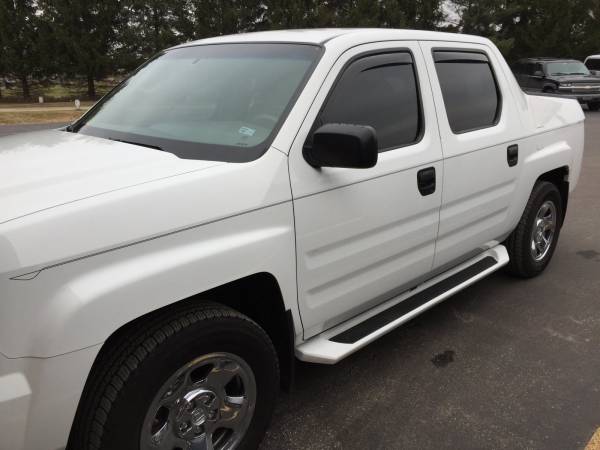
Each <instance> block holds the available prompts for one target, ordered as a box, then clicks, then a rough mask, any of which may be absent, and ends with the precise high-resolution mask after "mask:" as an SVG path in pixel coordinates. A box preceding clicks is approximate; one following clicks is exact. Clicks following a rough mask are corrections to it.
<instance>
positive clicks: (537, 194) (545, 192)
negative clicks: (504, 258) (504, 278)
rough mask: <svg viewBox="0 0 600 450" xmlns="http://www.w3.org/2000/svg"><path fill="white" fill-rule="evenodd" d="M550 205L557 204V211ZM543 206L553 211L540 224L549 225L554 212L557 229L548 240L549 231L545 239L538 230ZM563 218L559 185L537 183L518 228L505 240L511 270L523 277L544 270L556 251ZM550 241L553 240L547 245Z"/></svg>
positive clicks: (508, 269)
mask: <svg viewBox="0 0 600 450" xmlns="http://www.w3.org/2000/svg"><path fill="white" fill-rule="evenodd" d="M549 205H553V210H552V207H551V206H549ZM542 207H544V208H546V207H548V208H549V209H548V211H549V212H546V213H543V216H544V218H545V220H546V222H539V223H540V226H544V224H546V226H544V228H546V227H547V224H548V223H549V222H548V219H547V218H548V217H549V215H550V214H552V215H553V219H552V220H553V222H554V230H553V233H552V235H551V239H548V238H549V236H550V233H549V230H547V231H544V232H543V233H542V234H543V236H544V239H541V238H540V235H539V234H537V233H536V231H538V228H536V224H537V223H538V214H540V213H542ZM562 220H563V205H562V197H561V195H560V192H559V190H558V188H557V187H556V185H554V184H552V183H549V182H547V181H540V182H537V183H536V185H535V186H534V188H533V191H532V192H531V196H530V197H529V201H528V202H527V206H525V210H524V211H523V215H522V216H521V220H520V221H519V224H518V225H517V228H516V229H515V230H514V231H513V232H512V233H511V235H510V236H509V237H508V239H507V241H506V242H505V245H506V248H507V250H508V255H509V257H510V261H509V263H508V265H507V266H506V270H507V271H508V273H510V274H511V275H515V276H518V277H521V278H532V277H535V276H537V275H539V274H540V273H542V272H543V271H544V269H545V268H546V266H547V265H548V263H549V262H550V260H551V259H552V255H553V254H554V250H555V248H556V244H557V242H558V237H559V235H560V227H561V225H562ZM548 240H549V241H550V242H549V244H546V241H548ZM534 242H540V245H539V246H538V245H535V244H534ZM542 250H543V251H542Z"/></svg>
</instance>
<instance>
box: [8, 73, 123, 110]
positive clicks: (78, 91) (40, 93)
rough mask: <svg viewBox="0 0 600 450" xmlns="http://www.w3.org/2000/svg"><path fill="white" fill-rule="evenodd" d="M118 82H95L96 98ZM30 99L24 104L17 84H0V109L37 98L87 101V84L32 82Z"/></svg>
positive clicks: (81, 82) (73, 81) (111, 80)
mask: <svg viewBox="0 0 600 450" xmlns="http://www.w3.org/2000/svg"><path fill="white" fill-rule="evenodd" d="M118 82H119V80H118V79H114V78H110V79H106V80H100V81H97V82H96V95H97V97H98V98H100V97H102V96H103V95H104V94H106V93H107V92H109V91H110V90H111V89H112V88H113V87H114V86H116V85H117V83H118ZM30 91H31V99H30V100H28V101H26V102H24V100H23V93H22V91H21V86H20V84H19V83H18V82H12V83H9V87H8V88H7V86H6V85H5V84H4V83H0V107H2V105H3V104H5V103H15V102H19V103H21V102H23V103H37V102H38V97H44V101H45V102H47V103H48V102H57V101H73V100H75V99H77V98H78V99H81V100H85V99H87V83H86V82H85V81H84V80H70V81H64V82H62V83H59V82H52V81H46V82H40V81H35V80H32V81H31V83H30Z"/></svg>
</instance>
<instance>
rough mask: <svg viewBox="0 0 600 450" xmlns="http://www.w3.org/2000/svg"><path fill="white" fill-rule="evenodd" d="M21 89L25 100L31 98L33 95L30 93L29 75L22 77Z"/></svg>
mask: <svg viewBox="0 0 600 450" xmlns="http://www.w3.org/2000/svg"><path fill="white" fill-rule="evenodd" d="M21 88H22V90H23V98H29V97H31V93H30V92H29V80H28V79H27V75H22V76H21Z"/></svg>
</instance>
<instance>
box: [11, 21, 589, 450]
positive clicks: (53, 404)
mask: <svg viewBox="0 0 600 450" xmlns="http://www.w3.org/2000/svg"><path fill="white" fill-rule="evenodd" d="M583 131H584V114H583V112H582V110H581V107H580V106H579V104H578V103H577V102H576V101H575V100H569V99H561V98H555V97H547V96H546V97H544V96H530V95H526V94H524V93H523V92H522V91H521V89H520V88H519V85H518V84H517V82H516V81H515V79H514V77H513V75H512V74H511V70H510V69H509V67H508V66H507V64H506V62H505V61H504V59H503V58H502V55H501V54H500V52H499V51H498V50H497V49H496V47H495V46H494V45H493V44H492V43H491V42H490V41H489V40H487V39H483V38H479V37H474V36H467V35H458V34H443V33H433V32H421V31H407V30H359V29H356V30H342V29H331V30H311V31H280V32H265V33H256V34H247V35H237V36H226V37H220V38H213V39H205V40H202V41H198V42H192V43H189V44H185V45H181V46H178V47H175V48H172V49H170V50H167V51H165V52H162V53H161V54H159V55H158V56H157V57H155V58H154V59H152V60H151V61H149V62H148V63H146V64H145V65H144V66H142V67H141V68H140V69H138V70H137V71H136V72H135V73H134V74H133V75H132V76H131V77H130V78H129V79H127V80H126V81H125V82H123V83H122V84H120V85H119V86H118V87H117V88H116V89H115V90H113V91H112V92H111V93H110V94H108V95H107V96H106V97H104V98H103V99H102V100H101V101H100V102H99V103H98V104H97V105H96V106H95V107H93V108H92V109H91V110H90V111H89V112H88V113H87V114H85V115H84V116H83V118H82V119H80V120H79V121H78V122H76V123H74V124H73V125H71V126H69V127H67V128H66V129H64V130H54V131H44V132H37V133H31V134H23V135H17V136H13V137H6V138H3V139H0V448H1V449H3V450H8V449H9V450H23V449H26V450H48V449H51V450H53V449H58V448H64V447H67V448H68V449H71V450H100V449H102V450H115V449H120V450H134V449H135V450H151V449H161V450H176V449H179V450H185V449H194V450H199V449H218V450H225V449H234V448H240V449H249V448H256V447H257V446H258V445H259V443H260V441H261V438H262V436H263V433H264V432H265V429H266V428H267V426H268V423H269V419H270V416H271V414H272V411H273V406H274V403H275V400H276V396H277V393H278V390H279V386H280V385H283V386H284V387H286V386H289V385H290V380H291V378H292V375H293V370H294V361H295V360H296V358H298V359H300V360H303V361H310V362H316V363H324V364H332V363H335V362H337V361H339V360H341V359H342V358H345V357H346V356H348V355H350V354H352V353H353V352H355V351H357V350H359V349H360V348H362V347H364V346H366V345H367V344H369V343H370V342H372V341H374V340H376V339H377V338H378V337H380V336H382V335H383V334H385V333H387V332H389V331H390V330H392V329H394V328H396V327H398V326H400V325H401V324H403V323H404V322H406V321H408V320H410V319H411V318H413V317H414V316H416V315H418V314H420V313H421V312H423V311H424V310H426V309H428V308H430V307H432V306H433V305H435V304H436V303H439V302H440V301H442V300H444V299H446V298H447V297H449V296H450V295H452V294H454V293H455V292H457V291H459V290H461V289H463V288H465V287H466V286H469V285H470V284H472V283H474V282H475V281H477V280H479V279H481V278H483V277H485V276H487V275H489V274H490V273H492V272H494V271H495V270H498V269H500V268H501V267H502V266H506V267H507V269H508V270H509V271H510V272H511V273H513V274H515V275H517V276H521V277H532V276H535V275H538V274H540V273H541V272H542V271H543V270H544V268H545V267H546V265H547V264H548V263H549V261H550V259H551V257H552V254H553V251H554V249H555V247H556V244H557V240H558V236H559V232H560V229H561V225H562V223H563V220H564V217H565V212H566V209H567V202H568V198H569V192H570V191H572V190H573V189H574V187H575V184H576V183H577V179H578V177H579V173H580V166H581V159H582V152H583ZM374 376H377V375H376V374H375V375H374Z"/></svg>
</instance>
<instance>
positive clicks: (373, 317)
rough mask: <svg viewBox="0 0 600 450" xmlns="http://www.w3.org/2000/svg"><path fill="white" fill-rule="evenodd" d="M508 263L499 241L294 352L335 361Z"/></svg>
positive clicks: (320, 360)
mask: <svg viewBox="0 0 600 450" xmlns="http://www.w3.org/2000/svg"><path fill="white" fill-rule="evenodd" d="M507 263H508V253H507V251H506V248H505V247H504V246H503V245H498V246H496V247H494V248H492V249H490V250H487V251H485V252H483V253H481V254H479V255H477V256H476V257H475V258H473V259H470V260H469V261H467V262H465V263H463V264H460V265H458V266H456V267H455V268H453V269H451V270H449V271H447V272H444V273H443V274H441V275H438V276H437V277H435V278H432V279H431V280H428V281H427V282H425V283H423V284H421V285H419V286H418V287H416V288H415V289H412V290H410V291H408V292H405V293H403V294H401V295H399V296H397V297H395V298H393V299H391V300H389V301H387V302H385V303H384V304H382V305H379V306H377V307H376V308H373V309H371V310H369V311H367V312H365V313H363V314H361V315H359V316H356V317H354V318H352V319H350V320H348V321H346V322H344V323H342V324H340V325H338V326H336V327H334V328H330V329H329V330H327V331H324V332H323V333H321V334H319V335H317V336H315V337H313V338H310V339H308V340H307V341H305V342H303V343H302V344H300V345H299V346H298V347H296V356H297V357H298V359H300V360H302V361H307V362H314V363H321V364H335V363H337V362H338V361H340V360H342V359H344V358H345V357H347V356H349V355H351V354H352V353H354V352H356V351H357V350H360V349H361V348H363V347H365V346H366V345H368V344H370V343H371V342H373V341H374V340H375V339H377V338H379V337H381V336H383V335H384V334H386V333H388V332H390V331H392V330H393V329H395V328H397V327H399V326H400V325H402V324H404V323H405V322H408V321H409V320H410V319H412V318H413V317H416V316H418V315H419V314H421V313H422V312H424V311H426V310H428V309H429V308H431V307H432V306H434V305H436V304H437V303H440V302H441V301H443V300H445V299H447V298H448V297H450V296H451V295H453V294H455V293H456V292H459V291H461V290H462V289H464V288H466V287H467V286H470V285H472V284H473V283H475V282H476V281H479V280H481V279H482V278H484V277H486V276H487V275H489V274H490V273H492V272H495V271H496V270H498V269H499V268H501V267H502V266H504V265H505V264H507Z"/></svg>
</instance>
